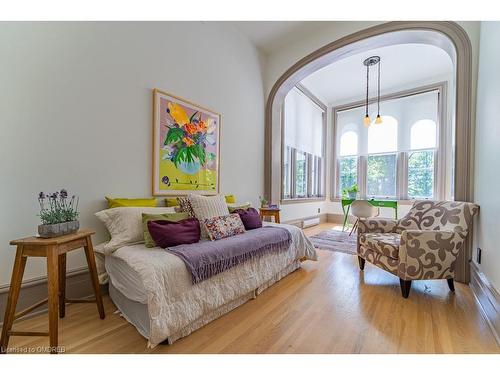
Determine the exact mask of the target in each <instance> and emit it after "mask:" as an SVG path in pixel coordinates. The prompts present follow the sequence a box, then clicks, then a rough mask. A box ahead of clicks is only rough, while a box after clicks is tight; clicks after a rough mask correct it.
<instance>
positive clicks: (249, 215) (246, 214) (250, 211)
mask: <svg viewBox="0 0 500 375" xmlns="http://www.w3.org/2000/svg"><path fill="white" fill-rule="evenodd" d="M234 213H235V214H238V215H240V219H241V221H242V222H243V225H244V226H245V229H246V230H251V229H257V228H261V227H262V219H261V218H260V215H259V213H258V212H257V210H256V209H255V208H253V207H250V208H247V209H246V210H243V209H241V208H240V209H238V210H234Z"/></svg>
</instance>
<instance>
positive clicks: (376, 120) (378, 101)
mask: <svg viewBox="0 0 500 375" xmlns="http://www.w3.org/2000/svg"><path fill="white" fill-rule="evenodd" d="M381 64H382V63H381V62H380V57H379V60H378V77H377V81H378V84H377V118H376V119H375V124H381V123H382V117H380V65H381Z"/></svg>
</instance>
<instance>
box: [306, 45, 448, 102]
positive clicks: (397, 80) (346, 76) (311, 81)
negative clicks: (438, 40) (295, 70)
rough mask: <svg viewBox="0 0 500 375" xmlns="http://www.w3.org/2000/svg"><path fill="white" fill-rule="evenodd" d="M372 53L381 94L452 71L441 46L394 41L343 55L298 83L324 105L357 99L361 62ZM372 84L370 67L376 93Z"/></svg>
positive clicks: (363, 79)
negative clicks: (377, 60) (389, 44)
mask: <svg viewBox="0 0 500 375" xmlns="http://www.w3.org/2000/svg"><path fill="white" fill-rule="evenodd" d="M373 55H378V56H380V58H381V66H380V69H381V73H380V77H381V82H380V90H381V92H382V93H384V92H385V93H387V92H391V91H394V89H397V88H404V86H407V85H409V84H413V83H417V84H418V81H427V80H429V79H431V78H434V77H440V76H445V75H449V74H450V73H452V72H453V64H452V61H451V59H450V57H449V56H448V54H447V53H446V52H445V51H444V50H442V49H441V48H438V47H435V46H431V45H427V44H398V45H393V46H388V47H383V48H378V49H373V50H370V51H368V52H363V53H360V54H356V55H353V56H350V57H346V58H344V59H342V60H339V61H337V62H335V63H333V64H330V65H328V66H326V67H324V68H322V69H320V70H318V71H316V72H314V73H313V74H311V75H310V76H308V77H307V78H305V79H304V80H302V82H301V84H302V85H304V86H305V87H306V88H307V89H308V90H309V91H311V92H312V93H313V94H314V95H316V96H317V97H318V98H319V99H321V100H322V101H323V102H324V103H326V104H331V103H335V102H339V101H341V100H342V99H348V98H349V99H351V98H352V99H355V98H358V99H361V98H363V97H364V93H365V90H366V67H365V66H364V65H363V61H364V59H365V58H367V57H369V56H373ZM375 68H376V66H375ZM376 83H377V74H376V69H370V96H371V95H373V94H375V93H376Z"/></svg>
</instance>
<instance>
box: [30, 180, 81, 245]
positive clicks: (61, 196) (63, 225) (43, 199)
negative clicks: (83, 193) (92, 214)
mask: <svg viewBox="0 0 500 375" xmlns="http://www.w3.org/2000/svg"><path fill="white" fill-rule="evenodd" d="M78 201H79V199H78V197H75V196H74V195H72V196H71V197H69V196H68V191H67V190H66V189H61V190H60V191H56V192H55V193H51V194H45V193H44V192H43V191H42V192H40V193H39V194H38V202H39V204H40V214H39V216H40V220H41V221H42V224H41V225H39V226H38V234H39V235H40V237H44V238H50V237H57V236H62V235H65V234H69V233H73V232H76V231H77V230H78V228H79V227H80V223H79V222H78V220H77V219H78Z"/></svg>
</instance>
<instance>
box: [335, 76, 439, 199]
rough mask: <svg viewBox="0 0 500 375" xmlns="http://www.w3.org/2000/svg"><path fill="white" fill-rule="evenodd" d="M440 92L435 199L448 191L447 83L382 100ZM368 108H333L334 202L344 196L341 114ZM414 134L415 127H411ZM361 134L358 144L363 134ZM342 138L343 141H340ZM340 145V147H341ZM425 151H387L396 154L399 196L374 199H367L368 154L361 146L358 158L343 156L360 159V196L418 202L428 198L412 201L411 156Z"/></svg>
mask: <svg viewBox="0 0 500 375" xmlns="http://www.w3.org/2000/svg"><path fill="white" fill-rule="evenodd" d="M432 91H437V92H438V111H437V112H438V115H437V120H438V121H437V124H436V125H437V139H436V148H435V149H434V150H435V151H434V186H433V190H434V191H433V194H434V196H433V198H431V199H438V200H439V199H444V192H445V183H446V178H445V173H444V172H445V168H446V136H447V131H446V130H447V117H446V103H447V82H439V83H435V84H431V85H427V86H422V87H418V88H415V89H410V90H405V91H400V92H395V93H392V94H388V95H384V96H382V97H381V98H380V101H381V102H383V101H387V100H393V99H399V98H404V97H408V96H413V95H418V94H423V93H426V92H432ZM373 103H376V99H371V100H369V104H373ZM363 105H365V103H364V102H363V101H358V102H354V103H349V104H346V105H342V106H337V107H334V108H332V123H333V132H332V133H333V145H334V147H333V155H332V168H331V175H332V178H331V189H330V193H331V194H330V195H331V200H332V201H334V200H339V199H340V198H341V196H342V192H341V191H340V174H339V171H340V161H339V155H338V154H337V152H338V149H339V147H337V145H336V142H337V114H338V112H342V111H345V110H348V109H354V108H358V107H362V106H363ZM410 132H411V127H410ZM357 135H358V142H359V137H360V134H357ZM339 139H340V138H339ZM339 146H340V145H339ZM424 150H429V149H422V150H408V151H394V152H386V153H385V154H393V153H396V155H397V156H396V196H395V197H372V196H367V186H366V184H367V158H368V155H360V154H359V147H358V155H343V156H357V158H358V175H357V182H358V189H359V195H360V197H362V198H376V199H384V198H385V199H393V200H394V199H395V200H400V201H414V200H423V199H426V198H418V197H416V198H411V197H409V196H408V155H409V154H410V153H412V152H417V151H424ZM379 154H384V153H374V154H370V155H379Z"/></svg>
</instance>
